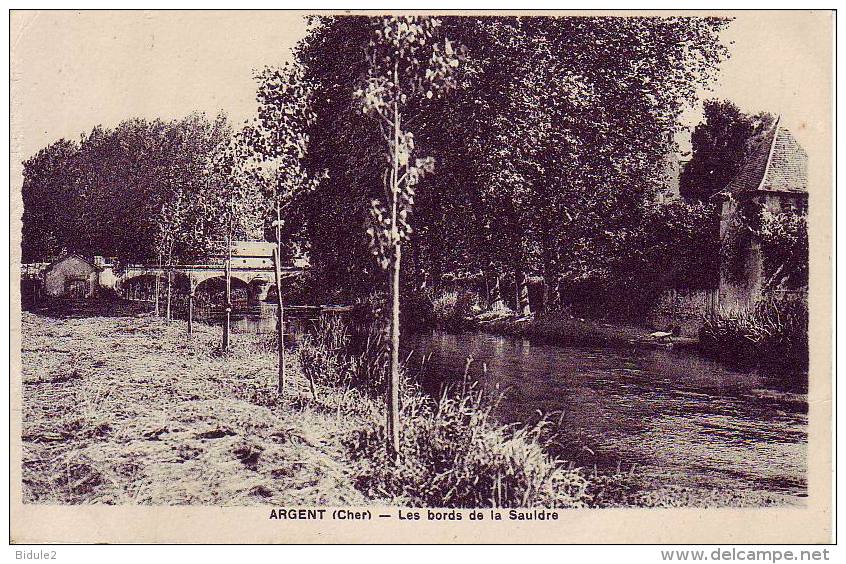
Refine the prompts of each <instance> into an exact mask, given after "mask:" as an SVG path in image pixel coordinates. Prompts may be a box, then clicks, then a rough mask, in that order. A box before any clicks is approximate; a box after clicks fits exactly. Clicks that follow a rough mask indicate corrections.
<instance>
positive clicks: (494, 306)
mask: <svg viewBox="0 0 846 564" xmlns="http://www.w3.org/2000/svg"><path fill="white" fill-rule="evenodd" d="M493 282H494V283H493V286H491V291H490V298H489V299H488V304H489V306H488V307H490V309H491V310H492V311H502V310H503V309H505V304H504V303H503V301H502V282H501V279H500V275H499V271H496V270H494V271H493Z"/></svg>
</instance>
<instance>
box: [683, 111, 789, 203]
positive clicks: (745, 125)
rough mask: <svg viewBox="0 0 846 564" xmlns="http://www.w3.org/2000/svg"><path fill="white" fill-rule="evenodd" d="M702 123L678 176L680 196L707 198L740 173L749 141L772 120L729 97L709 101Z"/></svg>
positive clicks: (696, 131) (694, 131)
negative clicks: (744, 108) (741, 107)
mask: <svg viewBox="0 0 846 564" xmlns="http://www.w3.org/2000/svg"><path fill="white" fill-rule="evenodd" d="M703 106H704V115H703V120H702V123H700V124H699V125H697V126H696V128H695V129H694V130H693V133H692V135H691V137H690V140H691V145H692V149H693V156H692V158H691V159H690V162H689V163H688V164H687V165H686V166H685V168H684V170H683V171H682V174H681V177H680V178H679V190H680V192H681V195H682V196H684V197H685V198H688V199H691V200H700V201H706V200H707V199H708V198H710V197H711V196H713V195H714V194H716V193H717V192H719V191H720V190H722V189H723V188H725V187H726V186H727V185H728V183H729V182H731V180H732V179H733V178H734V177H735V176H737V174H738V173H739V172H740V168H741V166H742V165H743V162H744V160H745V158H746V156H747V145H748V143H749V140H750V139H752V138H753V137H755V135H757V134H758V133H759V132H760V131H762V130H764V129H766V128H768V127H769V126H771V125H772V123H773V119H774V118H773V116H772V115H770V114H768V113H763V112H762V113H759V114H756V115H750V114H746V113H744V112H742V111H741V110H740V108H738V107H737V106H736V105H735V104H734V103H732V102H731V101H729V100H706V101H705V103H704V105H703Z"/></svg>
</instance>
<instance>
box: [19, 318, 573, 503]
mask: <svg viewBox="0 0 846 564" xmlns="http://www.w3.org/2000/svg"><path fill="white" fill-rule="evenodd" d="M218 339H219V329H217V328H213V327H209V326H205V325H201V324H198V325H197V331H196V333H195V334H194V336H193V338H192V339H190V340H189V338H188V336H187V335H186V331H185V324H184V323H181V322H172V323H166V322H164V321H163V320H161V319H158V318H153V317H92V318H76V319H71V318H64V319H58V318H49V317H42V316H38V315H34V314H30V313H24V315H23V350H22V352H23V366H24V372H23V409H24V414H23V452H24V457H23V485H24V498H25V500H26V501H27V502H34V503H109V504H125V503H135V504H210V505H251V504H276V505H325V504H329V505H350V504H366V503H401V504H407V505H433V506H434V505H444V506H459V507H460V506H486V505H492V504H494V503H496V504H498V505H503V506H515V505H549V506H558V507H571V506H581V505H584V503H585V486H586V482H585V480H584V478H583V476H582V475H581V474H580V473H579V472H578V471H576V470H573V469H570V468H567V467H565V466H564V465H562V464H559V463H557V462H555V461H553V460H551V459H550V458H549V457H548V456H547V455H546V454H545V453H544V451H543V449H542V447H541V445H540V444H539V442H538V441H537V440H536V439H537V437H535V436H533V435H531V434H530V433H529V432H527V431H517V432H512V431H509V430H506V429H502V428H499V427H496V426H495V425H493V424H492V423H490V422H489V421H488V420H487V419H486V416H485V411H484V410H477V409H476V408H478V407H479V406H478V405H476V404H474V403H472V402H470V403H468V401H466V400H462V399H459V400H443V401H442V402H440V404H439V405H438V404H436V402H434V401H432V400H428V399H426V398H424V397H423V396H422V395H419V394H415V393H414V392H413V389H409V390H408V391H407V392H406V396H405V402H404V413H403V417H404V421H405V422H406V425H405V427H404V431H405V432H404V435H403V443H404V453H406V454H405V456H404V457H403V461H402V464H401V465H400V466H399V467H398V468H396V469H393V468H391V467H390V465H389V464H388V462H387V461H386V460H385V457H384V448H383V444H384V441H383V435H384V431H383V427H382V415H381V413H382V406H381V402H380V400H379V399H377V398H375V397H373V396H372V395H371V394H368V392H367V391H366V390H360V389H356V388H354V387H350V386H343V385H341V386H339V385H337V384H338V382H337V381H333V379H334V378H335V377H337V376H340V375H342V373H343V370H344V368H343V366H342V364H343V359H341V358H339V357H333V358H322V359H321V361H320V362H321V363H322V364H321V366H323V367H324V369H325V370H324V372H325V373H324V374H321V375H320V377H319V378H316V379H315V380H316V381H315V389H314V391H312V388H311V386H310V383H309V380H308V378H306V377H305V376H304V373H303V369H302V365H301V355H300V354H291V355H289V357H288V359H289V364H288V373H289V382H288V391H287V394H286V396H285V398H284V399H283V400H282V401H279V400H278V399H277V396H276V391H275V390H276V367H275V357H274V354H273V352H272V351H273V347H272V343H269V342H267V339H264V338H260V337H256V336H252V335H240V334H238V335H235V336H234V337H233V345H232V352H231V353H230V355H229V356H228V357H226V356H223V355H221V354H220V351H219V350H218ZM313 348H314V347H312V349H313ZM303 350H307V347H304V348H303ZM309 365H310V366H313V365H314V359H313V358H311V359H310V360H309ZM330 371H331V372H332V374H329V372H330ZM480 479H481V482H479V480H480ZM474 481H475V483H474Z"/></svg>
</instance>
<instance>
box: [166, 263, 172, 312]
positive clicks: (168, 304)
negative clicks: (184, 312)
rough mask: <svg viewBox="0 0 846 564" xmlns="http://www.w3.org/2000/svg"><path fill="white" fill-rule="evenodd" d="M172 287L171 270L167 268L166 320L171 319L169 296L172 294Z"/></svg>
mask: <svg viewBox="0 0 846 564" xmlns="http://www.w3.org/2000/svg"><path fill="white" fill-rule="evenodd" d="M172 288H173V272H172V271H170V270H168V271H167V320H168V321H170V320H171V316H170V302H171V297H172V296H173V292H172Z"/></svg>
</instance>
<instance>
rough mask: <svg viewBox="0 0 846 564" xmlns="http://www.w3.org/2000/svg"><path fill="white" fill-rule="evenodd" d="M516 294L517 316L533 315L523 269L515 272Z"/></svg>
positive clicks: (518, 268) (517, 269)
mask: <svg viewBox="0 0 846 564" xmlns="http://www.w3.org/2000/svg"><path fill="white" fill-rule="evenodd" d="M514 282H515V285H516V288H515V292H516V298H517V314H518V315H521V316H525V315H529V314H530V313H532V310H531V308H530V307H529V286H528V284H527V283H526V273H525V272H523V269H522V268H521V267H519V266H518V267H517V268H516V269H515V270H514Z"/></svg>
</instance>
